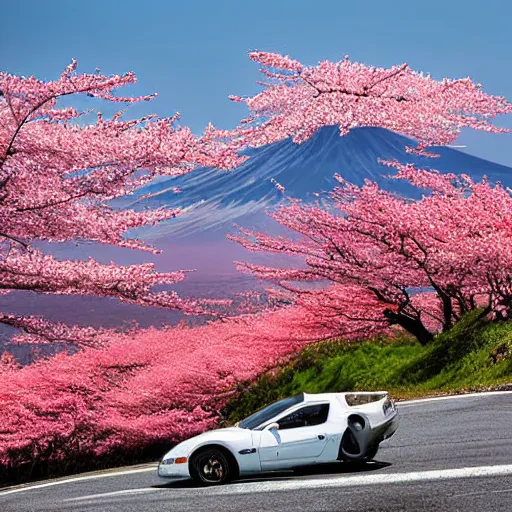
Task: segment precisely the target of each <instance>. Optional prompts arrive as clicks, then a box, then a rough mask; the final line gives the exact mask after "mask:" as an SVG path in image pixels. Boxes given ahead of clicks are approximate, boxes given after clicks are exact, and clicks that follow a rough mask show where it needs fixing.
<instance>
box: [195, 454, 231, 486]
mask: <svg viewBox="0 0 512 512" xmlns="http://www.w3.org/2000/svg"><path fill="white" fill-rule="evenodd" d="M199 467H200V469H201V474H202V477H203V479H204V480H206V481H207V482H221V481H222V480H223V479H224V475H225V470H224V464H223V463H222V461H221V460H219V459H218V458H217V457H215V456H213V457H208V458H206V457H205V458H204V459H202V460H201V461H200V464H199Z"/></svg>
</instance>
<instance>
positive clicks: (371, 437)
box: [338, 411, 398, 461]
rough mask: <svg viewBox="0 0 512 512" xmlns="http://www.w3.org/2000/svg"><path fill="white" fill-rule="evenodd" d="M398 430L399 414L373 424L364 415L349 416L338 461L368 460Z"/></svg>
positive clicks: (395, 413)
mask: <svg viewBox="0 0 512 512" xmlns="http://www.w3.org/2000/svg"><path fill="white" fill-rule="evenodd" d="M397 428H398V413H397V412H396V411H395V412H394V414H393V415H391V416H389V417H387V418H386V419H385V420H384V421H383V422H382V423H379V424H377V425H376V424H375V423H374V424H371V423H370V420H369V418H368V417H367V416H366V415H365V414H363V413H357V414H352V415H350V416H349V421H348V425H347V430H346V431H345V433H344V435H343V438H342V441H341V444H340V451H339V455H338V459H341V460H348V461H360V460H367V459H368V457H372V455H371V454H372V453H375V452H376V451H377V449H378V445H379V444H380V443H381V442H382V441H384V440H385V439H388V438H389V437H391V436H392V435H393V434H394V433H395V432H396V429H397Z"/></svg>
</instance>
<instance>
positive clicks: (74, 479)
mask: <svg viewBox="0 0 512 512" xmlns="http://www.w3.org/2000/svg"><path fill="white" fill-rule="evenodd" d="M510 394H512V391H485V392H482V393H466V394H462V395H448V396H437V397H433V398H419V399H417V400H404V401H403V402H397V405H398V407H399V409H400V408H402V407H404V406H408V405H418V404H421V403H423V402H434V401H438V400H457V399H463V398H477V397H482V396H493V395H510ZM151 471H156V465H154V466H150V467H147V468H138V469H128V470H124V471H113V472H111V473H101V474H98V475H87V476H77V477H70V478H66V479H63V480H55V481H53V482H46V483H44V484H36V485H27V486H23V487H17V488H15V489H8V490H5V491H2V490H0V497H1V496H5V495H7V494H13V493H18V492H24V491H30V490H33V489H42V488H44V487H51V486H54V485H63V484H68V483H74V482H81V481H84V480H94V479H97V478H108V477H112V476H124V475H132V474H136V473H149V472H151Z"/></svg>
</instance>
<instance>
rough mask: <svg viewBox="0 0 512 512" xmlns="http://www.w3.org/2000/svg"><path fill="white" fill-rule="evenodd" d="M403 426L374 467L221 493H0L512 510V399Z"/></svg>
mask: <svg viewBox="0 0 512 512" xmlns="http://www.w3.org/2000/svg"><path fill="white" fill-rule="evenodd" d="M398 409H399V414H400V426H399V429H398V431H397V433H396V434H395V435H394V436H393V437H392V438H391V439H389V440H388V441H386V442H384V443H383V444H382V445H381V449H380V450H379V453H378V454H377V457H376V459H377V461H378V462H374V463H369V464H365V465H363V466H361V467H352V466H349V465H337V466H334V467H332V466H331V467H325V468H321V469H317V470H316V471H314V472H312V473H311V474H307V475H302V476H300V477H299V476H294V475H293V474H292V473H279V474H273V475H264V476H260V477H257V478H251V479H248V478H247V479H244V480H240V481H237V482H235V483H232V484H230V485H226V486H223V487H216V488H209V489H205V488H198V487H195V486H194V485H193V484H192V483H190V482H180V483H176V482H175V483H166V482H164V481H162V480H160V479H159V478H158V476H157V475H156V471H155V469H154V468H148V467H143V468H138V469H135V470H120V471H119V472H117V473H116V472H114V473H107V474H104V475H98V474H89V475H82V476H78V477H76V478H68V479H61V480H57V481H51V482H40V483H37V484H34V485H32V486H28V487H22V488H11V489H7V490H4V491H2V492H0V510H1V511H2V512H17V511H20V512H21V511H27V512H28V511H30V512H36V511H44V512H51V511H73V512H77V511H97V512H100V511H101V512H110V511H120V510H122V511H123V512H146V511H159V512H160V511H174V510H176V511H178V510H179V511H180V512H187V511H202V510H204V511H208V512H212V511H217V510H218V511H225V512H242V511H243V512H246V511H264V512H268V511H270V510H276V511H279V512H287V511H294V512H300V511H308V512H309V511H340V512H341V511H344V512H351V511H354V512H356V511H357V512H364V511H371V512H385V511H386V512H387V511H389V512H401V511H407V512H410V511H421V512H425V511H435V512H441V511H442V512H450V511H453V512H455V511H464V512H473V511H475V512H476V511H478V512H480V511H494V512H510V511H511V510H512V394H511V393H495V394H482V395H467V396H462V397H453V398H449V399H434V400H429V401H419V402H416V401H414V402H408V403H403V404H398Z"/></svg>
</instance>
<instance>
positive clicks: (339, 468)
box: [151, 460, 391, 489]
mask: <svg viewBox="0 0 512 512" xmlns="http://www.w3.org/2000/svg"><path fill="white" fill-rule="evenodd" d="M388 466H391V463H390V462H379V461H376V460H374V461H371V462H359V463H347V462H345V463H343V462H339V463H334V464H322V465H318V466H308V467H302V468H296V469H295V470H289V471H272V472H268V473H262V474H260V475H249V476H242V477H240V478H238V479H237V480H235V481H234V482H233V483H231V484H230V485H236V484H239V483H250V482H268V481H286V480H297V479H299V478H300V477H303V476H315V477H317V476H323V475H340V474H351V473H367V472H369V471H376V470H378V469H383V468H387V467H388ZM151 487H153V488H155V489H173V488H174V489H193V488H196V487H201V486H200V485H199V484H197V483H196V482H194V481H193V480H173V481H171V482H168V483H164V484H156V485H152V486H151Z"/></svg>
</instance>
